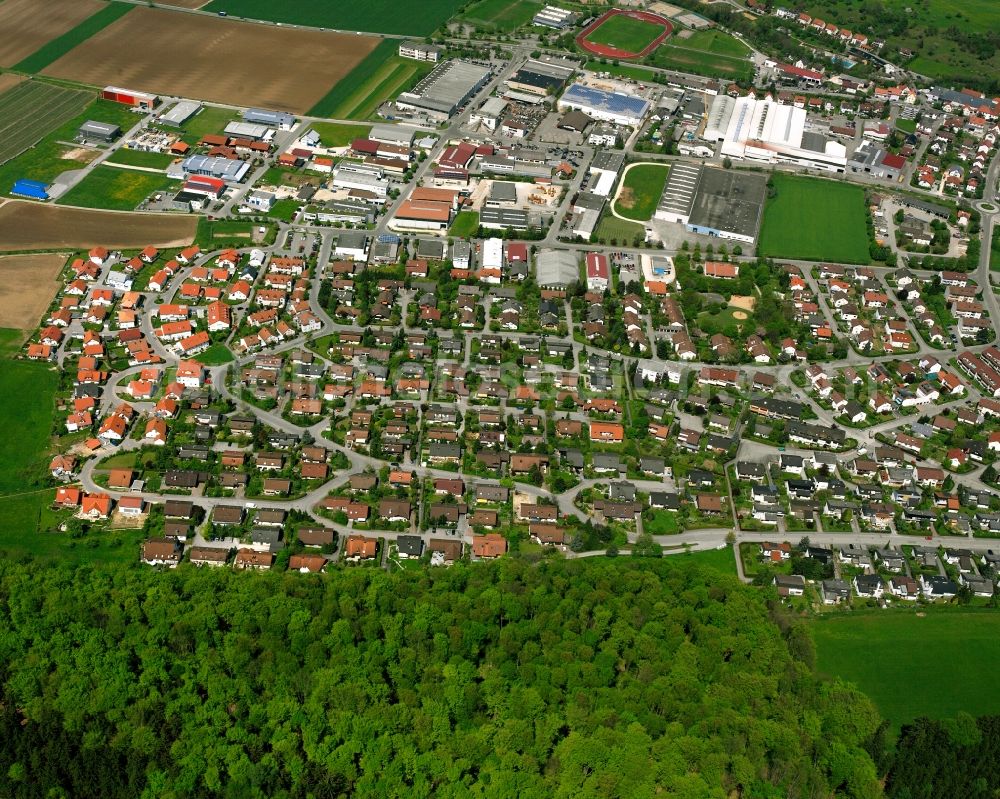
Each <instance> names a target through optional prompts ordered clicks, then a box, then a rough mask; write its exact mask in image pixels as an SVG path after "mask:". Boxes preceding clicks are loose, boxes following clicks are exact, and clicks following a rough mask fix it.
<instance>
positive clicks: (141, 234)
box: [0, 200, 197, 252]
mask: <svg viewBox="0 0 1000 799" xmlns="http://www.w3.org/2000/svg"><path fill="white" fill-rule="evenodd" d="M196 228H197V219H196V218H195V217H193V216H173V215H167V214H132V213H116V212H112V211H91V210H87V209H85V208H70V207H66V206H61V205H41V204H40V203H32V202H18V201H16V200H11V201H9V202H6V203H4V204H3V205H2V206H0V250H3V251H8V252H9V251H11V250H56V249H64V248H65V249H71V250H76V249H81V248H84V247H95V246H97V245H99V244H100V245H103V246H105V247H120V248H134V247H145V246H146V245H147V244H152V245H154V246H156V247H183V246H184V245H186V244H190V243H191V242H192V241H193V240H194V235H195V230H196Z"/></svg>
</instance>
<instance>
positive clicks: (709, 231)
mask: <svg viewBox="0 0 1000 799" xmlns="http://www.w3.org/2000/svg"><path fill="white" fill-rule="evenodd" d="M766 195H767V178H766V177H765V176H764V175H759V174H755V173H752V172H736V171H733V170H728V169H712V168H709V167H705V166H695V165H692V164H675V165H674V168H673V169H671V170H670V175H669V177H668V178H667V183H666V185H665V186H664V187H663V195H662V196H661V197H660V202H659V204H658V205H657V208H656V218H657V219H662V220H663V221H665V222H676V223H678V224H681V225H684V226H685V227H686V228H687V229H688V230H689V231H690V232H692V233H703V234H705V235H709V236H718V237H719V238H723V239H734V240H735V241H742V242H746V243H747V244H753V242H754V241H755V240H756V238H757V230H758V228H759V226H760V218H761V213H762V212H763V209H764V199H765V197H766Z"/></svg>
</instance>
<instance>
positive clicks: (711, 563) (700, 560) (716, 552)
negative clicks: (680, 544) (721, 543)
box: [665, 546, 736, 576]
mask: <svg viewBox="0 0 1000 799" xmlns="http://www.w3.org/2000/svg"><path fill="white" fill-rule="evenodd" d="M665 554H667V555H669V557H670V562H671V563H685V564H687V563H690V564H696V565H698V566H703V567H704V568H706V569H715V570H716V571H719V572H723V573H724V574H731V575H733V576H735V575H736V556H735V555H734V554H733V550H732V547H728V546H727V547H723V548H722V549H702V550H698V551H697V552H672V551H671V550H669V549H667V550H665Z"/></svg>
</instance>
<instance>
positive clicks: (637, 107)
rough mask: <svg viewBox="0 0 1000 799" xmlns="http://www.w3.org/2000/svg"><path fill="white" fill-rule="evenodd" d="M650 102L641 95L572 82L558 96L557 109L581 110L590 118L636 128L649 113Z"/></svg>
mask: <svg viewBox="0 0 1000 799" xmlns="http://www.w3.org/2000/svg"><path fill="white" fill-rule="evenodd" d="M650 105H651V103H650V102H649V100H645V99H643V98H642V97H636V96H635V95H631V94H621V93H620V92H609V91H605V90H603V89H595V88H594V87H593V86H585V85H583V84H582V83H574V84H573V85H572V86H570V87H569V88H568V89H567V90H566V93H565V94H563V96H562V97H561V98H559V110H560V111H569V110H576V111H582V112H583V113H585V114H586V115H587V116H589V117H590V118H591V119H599V120H601V121H602V122H613V123H615V124H616V125H628V126H629V127H632V128H637V127H639V125H641V124H642V120H643V119H644V118H645V116H646V114H648V113H649V107H650Z"/></svg>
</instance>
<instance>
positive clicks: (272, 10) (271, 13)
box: [201, 0, 465, 45]
mask: <svg viewBox="0 0 1000 799" xmlns="http://www.w3.org/2000/svg"><path fill="white" fill-rule="evenodd" d="M464 4H465V3H464V2H463V0H423V2H422V3H420V5H419V7H418V6H413V7H407V6H405V5H404V4H401V3H399V2H398V0H366V2H362V3H331V2H316V1H315V0H282V2H280V3H275V2H272V0H212V2H211V3H209V4H208V5H207V6H203V7H202V9H201V10H202V11H208V12H210V13H213V14H215V13H218V12H219V11H225V12H226V13H228V14H229V15H230V16H234V17H245V18H247V19H263V20H269V21H271V22H280V23H282V24H285V25H307V26H309V27H313V28H332V29H336V30H342V31H365V32H368V33H396V34H401V35H403V36H416V37H422V36H428V35H429V34H431V33H433V32H434V31H435V30H437V28H438V27H439V26H440V25H442V24H443V23H445V22H446V21H447V20H449V19H450V18H451V17H452V15H453V14H454V13H455V12H456V11H458V9H459V8H461V7H462V6H463V5H464ZM397 45H398V42H397Z"/></svg>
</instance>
